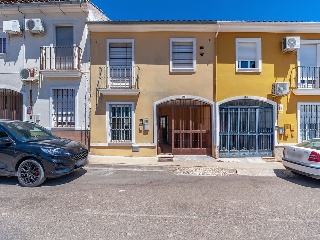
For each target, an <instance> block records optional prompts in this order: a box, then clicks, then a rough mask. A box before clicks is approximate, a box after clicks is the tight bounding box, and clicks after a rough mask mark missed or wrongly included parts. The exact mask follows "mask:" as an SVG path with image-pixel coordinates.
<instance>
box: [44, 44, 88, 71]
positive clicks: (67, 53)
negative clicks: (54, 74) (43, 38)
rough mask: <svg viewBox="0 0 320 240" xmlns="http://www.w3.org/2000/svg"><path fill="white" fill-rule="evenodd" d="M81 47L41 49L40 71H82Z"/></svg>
mask: <svg viewBox="0 0 320 240" xmlns="http://www.w3.org/2000/svg"><path fill="white" fill-rule="evenodd" d="M81 52H82V50H81V48H80V47H74V46H70V47H51V46H48V47H41V48H40V53H41V54H40V70H80V60H81Z"/></svg>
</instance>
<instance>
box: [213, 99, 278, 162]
mask: <svg viewBox="0 0 320 240" xmlns="http://www.w3.org/2000/svg"><path fill="white" fill-rule="evenodd" d="M219 112H220V113H219V116H220V136H219V156H220V157H257V156H261V157H262V156H272V154H273V148H274V141H273V137H274V122H273V121H274V120H273V106H272V105H270V104H268V103H265V102H261V101H257V100H246V99H244V100H237V101H231V102H228V103H225V104H222V105H220V107H219Z"/></svg>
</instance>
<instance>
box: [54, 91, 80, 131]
mask: <svg viewBox="0 0 320 240" xmlns="http://www.w3.org/2000/svg"><path fill="white" fill-rule="evenodd" d="M52 101H53V114H52V120H53V121H52V122H53V127H75V90H74V89H54V90H53V99H52Z"/></svg>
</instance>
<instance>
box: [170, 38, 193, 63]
mask: <svg viewBox="0 0 320 240" xmlns="http://www.w3.org/2000/svg"><path fill="white" fill-rule="evenodd" d="M172 67H173V68H193V67H194V66H193V42H172Z"/></svg>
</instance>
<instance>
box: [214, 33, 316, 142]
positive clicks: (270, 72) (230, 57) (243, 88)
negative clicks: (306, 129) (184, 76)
mask: <svg viewBox="0 0 320 240" xmlns="http://www.w3.org/2000/svg"><path fill="white" fill-rule="evenodd" d="M286 36H300V38H301V40H318V39H320V34H299V33H295V34H285V33H223V32H220V33H219V35H218V38H217V40H216V59H217V69H216V72H217V73H216V102H219V101H222V100H225V99H227V98H231V97H236V96H258V97H263V98H266V99H269V100H271V101H274V102H276V103H278V104H283V113H281V112H279V113H278V116H277V119H278V126H280V127H283V126H284V124H293V130H294V131H290V134H289V135H288V136H287V137H286V136H284V135H279V136H278V142H279V143H296V142H298V136H297V134H298V127H297V103H298V102H318V101H319V97H318V96H297V95H295V94H293V93H292V91H290V94H289V95H288V96H284V97H273V96H272V95H271V88H272V83H274V82H290V84H291V87H292V88H293V87H294V86H295V83H294V81H295V79H294V77H295V71H293V69H294V68H295V67H296V64H297V53H296V52H293V53H289V52H287V53H282V47H281V46H282V45H281V44H282V39H283V38H284V37H286ZM236 38H261V48H262V53H261V55H262V71H261V72H260V73H244V72H241V73H238V72H236V65H235V64H236ZM291 90H292V89H291Z"/></svg>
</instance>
